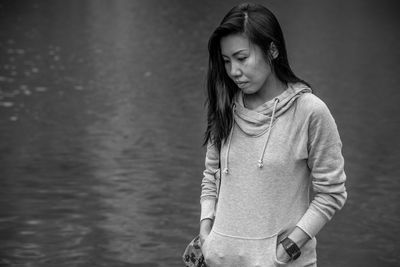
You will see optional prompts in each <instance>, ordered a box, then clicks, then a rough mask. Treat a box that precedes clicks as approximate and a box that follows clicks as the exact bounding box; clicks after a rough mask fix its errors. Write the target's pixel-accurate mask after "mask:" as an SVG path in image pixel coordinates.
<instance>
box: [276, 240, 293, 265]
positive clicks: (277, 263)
mask: <svg viewBox="0 0 400 267" xmlns="http://www.w3.org/2000/svg"><path fill="white" fill-rule="evenodd" d="M278 245H279V243H278V235H276V236H274V251H273V252H274V253H273V255H274V262H275V265H276V266H287V264H289V262H290V261H288V262H283V261H280V260H278V257H277V255H276V253H277V248H278Z"/></svg>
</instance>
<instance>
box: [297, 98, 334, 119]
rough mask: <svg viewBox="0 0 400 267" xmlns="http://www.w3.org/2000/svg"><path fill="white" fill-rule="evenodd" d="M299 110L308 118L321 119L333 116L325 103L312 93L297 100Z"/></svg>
mask: <svg viewBox="0 0 400 267" xmlns="http://www.w3.org/2000/svg"><path fill="white" fill-rule="evenodd" d="M297 110H298V112H300V113H301V114H302V115H304V116H307V117H308V116H311V117H314V118H318V117H319V118H321V117H326V116H328V117H330V116H331V112H330V111H329V108H328V106H327V105H326V104H325V102H324V101H323V100H322V99H321V98H319V97H318V96H316V95H314V94H312V93H304V94H302V95H301V96H300V97H299V98H298V99H297Z"/></svg>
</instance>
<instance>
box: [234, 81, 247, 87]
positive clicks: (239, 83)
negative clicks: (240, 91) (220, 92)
mask: <svg viewBox="0 0 400 267" xmlns="http://www.w3.org/2000/svg"><path fill="white" fill-rule="evenodd" d="M236 84H237V86H238V87H239V88H243V87H245V86H246V85H247V84H248V82H236Z"/></svg>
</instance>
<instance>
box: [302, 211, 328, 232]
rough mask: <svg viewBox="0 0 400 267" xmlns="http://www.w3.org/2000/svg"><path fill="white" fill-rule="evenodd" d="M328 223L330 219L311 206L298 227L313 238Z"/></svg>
mask: <svg viewBox="0 0 400 267" xmlns="http://www.w3.org/2000/svg"><path fill="white" fill-rule="evenodd" d="M328 221H329V219H328V218H326V217H325V216H324V215H323V214H321V213H320V212H318V211H317V210H315V209H313V207H311V206H310V208H309V209H308V210H307V211H306V213H305V214H304V215H303V217H302V218H301V219H300V221H299V222H298V223H297V224H296V226H297V227H299V228H300V229H301V230H303V231H304V232H305V233H306V234H307V235H308V236H309V237H310V238H313V237H314V236H316V235H317V233H318V232H319V231H320V230H321V229H322V227H323V226H324V225H325V224H326V223H327V222H328Z"/></svg>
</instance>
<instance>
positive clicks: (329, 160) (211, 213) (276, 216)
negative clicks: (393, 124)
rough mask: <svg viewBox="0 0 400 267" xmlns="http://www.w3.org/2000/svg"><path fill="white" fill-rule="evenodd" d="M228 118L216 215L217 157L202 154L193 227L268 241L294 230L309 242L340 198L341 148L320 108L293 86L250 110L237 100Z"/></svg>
mask: <svg viewBox="0 0 400 267" xmlns="http://www.w3.org/2000/svg"><path fill="white" fill-rule="evenodd" d="M233 110H234V125H233V128H232V130H231V134H230V136H229V138H228V139H227V140H226V141H225V142H224V144H223V145H222V147H221V169H222V170H223V171H222V177H221V178H222V180H221V190H220V193H219V199H218V209H216V214H215V206H216V197H217V190H218V189H217V186H218V184H219V181H218V178H219V175H218V174H219V171H218V169H219V159H220V155H219V153H218V149H217V148H216V147H215V146H214V145H212V144H209V145H208V146H207V153H206V159H205V170H204V173H203V175H204V176H203V180H202V184H201V185H202V192H201V199H200V203H201V218H200V219H201V220H202V219H204V218H211V219H214V217H215V222H214V225H213V231H215V232H218V233H221V234H224V235H226V236H231V237H238V238H245V239H261V238H267V237H271V236H273V235H275V234H277V233H279V232H282V231H284V230H287V229H291V228H293V227H294V226H298V227H300V228H301V229H302V230H303V231H304V232H305V233H307V234H308V235H309V236H310V237H311V238H312V237H314V236H315V235H316V234H317V233H318V232H319V230H320V229H321V228H322V227H323V226H324V225H325V223H326V222H327V221H329V220H330V219H331V218H332V216H333V215H334V213H335V212H336V211H337V210H339V209H340V208H341V207H342V206H343V205H344V203H345V201H346V197H347V193H346V189H345V185H344V183H345V180H346V175H345V172H344V160H343V157H342V153H341V148H342V143H341V140H340V137H339V134H338V130H337V126H336V124H335V121H334V119H333V117H332V115H331V113H330V111H329V110H328V108H327V106H326V105H325V104H324V103H323V102H322V101H321V100H320V99H319V98H318V97H317V96H315V95H314V94H312V93H311V90H310V89H309V88H308V87H306V86H305V85H303V84H300V83H297V84H289V86H288V88H287V89H286V90H285V91H284V92H283V93H282V94H280V95H279V96H277V97H276V98H274V99H273V100H270V101H268V102H266V103H264V104H263V105H261V106H259V107H258V108H257V109H255V110H250V109H247V108H245V107H244V105H243V100H242V95H241V94H238V95H237V97H236V101H235V105H234V108H233ZM311 188H312V189H313V192H314V197H313V199H312V201H311V202H310V200H309V190H310V189H311Z"/></svg>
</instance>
